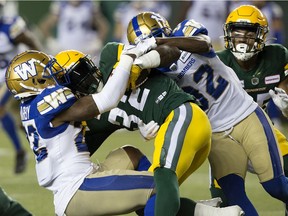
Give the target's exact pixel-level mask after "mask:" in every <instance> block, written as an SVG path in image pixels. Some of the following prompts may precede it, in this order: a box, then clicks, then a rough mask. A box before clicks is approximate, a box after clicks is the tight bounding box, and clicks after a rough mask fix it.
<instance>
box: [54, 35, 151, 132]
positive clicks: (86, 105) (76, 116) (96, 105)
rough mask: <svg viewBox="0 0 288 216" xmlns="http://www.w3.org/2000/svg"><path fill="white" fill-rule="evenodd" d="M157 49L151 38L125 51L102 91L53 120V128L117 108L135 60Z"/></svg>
mask: <svg viewBox="0 0 288 216" xmlns="http://www.w3.org/2000/svg"><path fill="white" fill-rule="evenodd" d="M155 47H156V41H155V39H154V38H150V39H147V40H144V41H142V42H141V43H138V44H137V46H129V47H128V48H127V49H126V50H123V52H122V55H121V57H120V61H119V64H118V65H117V67H116V68H115V69H114V71H113V76H111V77H110V78H109V79H108V81H107V83H106V84H105V86H104V87H103V89H102V91H101V92H99V93H95V94H92V95H88V96H84V97H82V98H80V99H79V100H77V101H76V102H75V103H74V104H73V105H72V106H71V107H70V108H69V109H67V110H65V111H64V112H62V113H60V114H59V115H58V116H56V117H55V118H54V119H53V121H52V124H53V126H54V127H55V126H58V125H61V124H62V123H63V122H70V121H83V120H88V119H91V118H93V117H95V116H97V115H99V114H101V113H104V112H107V111H109V110H111V109H112V108H115V107H116V106H117V105H118V103H119V101H120V99H121V97H122V96H123V95H124V93H125V90H126V87H127V83H128V79H129V76H130V71H131V68H132V64H133V62H134V60H135V59H136V58H137V57H139V56H141V55H143V54H144V53H145V52H147V51H148V50H150V49H151V48H155Z"/></svg>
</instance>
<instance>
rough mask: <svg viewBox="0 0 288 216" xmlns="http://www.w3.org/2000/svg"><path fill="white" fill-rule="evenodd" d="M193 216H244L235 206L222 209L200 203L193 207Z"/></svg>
mask: <svg viewBox="0 0 288 216" xmlns="http://www.w3.org/2000/svg"><path fill="white" fill-rule="evenodd" d="M194 215H195V216H198V215H199V216H200V215H201V216H202V215H209V216H244V215H245V214H244V211H243V210H242V209H241V208H240V207H239V206H237V205H234V206H228V207H223V208H216V207H212V206H208V205H204V204H202V203H197V205H196V207H195V214H194Z"/></svg>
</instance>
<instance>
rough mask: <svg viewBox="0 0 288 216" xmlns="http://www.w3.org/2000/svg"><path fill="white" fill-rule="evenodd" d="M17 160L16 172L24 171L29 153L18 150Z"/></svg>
mask: <svg viewBox="0 0 288 216" xmlns="http://www.w3.org/2000/svg"><path fill="white" fill-rule="evenodd" d="M15 160H16V161H15V170H14V171H15V173H16V174H19V173H22V172H24V171H25V169H26V166H27V153H26V152H25V151H24V150H20V151H18V152H17V153H16V158H15Z"/></svg>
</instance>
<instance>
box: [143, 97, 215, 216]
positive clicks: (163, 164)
mask: <svg viewBox="0 0 288 216" xmlns="http://www.w3.org/2000/svg"><path fill="white" fill-rule="evenodd" d="M195 106H196V105H195ZM194 117H195V121H194ZM196 125H197V127H196ZM202 125H205V127H202ZM197 128H199V130H198V129H197ZM198 133H199V134H201V135H202V136H200V135H199V136H198ZM193 134H197V135H195V137H193ZM210 135H211V128H210V123H209V121H208V118H207V116H206V115H205V114H204V113H203V111H202V110H201V109H200V108H199V107H198V106H197V108H194V104H191V103H186V104H184V105H181V106H180V107H178V108H176V109H175V110H174V111H172V112H171V113H170V114H169V116H168V117H167V119H166V120H165V122H164V123H163V124H162V125H161V127H160V129H159V131H158V135H157V136H156V139H155V147H154V155H153V163H152V166H151V167H150V168H149V170H150V171H154V179H155V184H156V188H157V195H156V209H155V214H156V215H157V216H158V215H175V214H176V213H177V212H178V210H179V207H180V197H179V183H178V180H179V181H180V182H182V181H184V180H185V179H186V178H187V177H188V176H189V175H190V174H191V173H192V172H193V170H195V169H197V168H198V167H199V166H200V165H201V164H202V163H203V162H204V160H205V159H206V158H207V156H208V153H209V149H210V142H209V140H210ZM194 138H195V139H194ZM202 141H203V142H202ZM203 146H205V147H206V149H207V150H206V151H205V154H206V155H205V156H204V159H202V158H200V157H198V156H197V160H195V161H194V163H193V159H194V157H195V155H196V153H197V151H200V150H202V149H203Z"/></svg>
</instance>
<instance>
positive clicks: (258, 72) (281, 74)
mask: <svg viewBox="0 0 288 216" xmlns="http://www.w3.org/2000/svg"><path fill="white" fill-rule="evenodd" d="M217 55H218V56H219V58H220V59H221V61H222V62H224V64H226V65H227V66H229V67H231V68H232V69H233V70H234V71H235V72H236V74H237V76H238V78H239V79H240V81H241V83H242V86H243V88H244V89H245V90H246V92H247V93H248V94H249V95H251V96H252V97H253V99H254V101H256V102H257V103H258V104H259V105H260V106H262V107H263V106H264V105H265V104H266V103H267V102H268V101H269V99H270V95H269V93H268V92H269V90H270V89H274V87H277V86H278V85H279V83H280V82H281V81H283V80H284V79H285V78H286V76H287V75H288V65H287V64H288V52H287V49H286V48H285V47H284V46H282V45H280V44H273V45H267V46H265V47H264V49H263V51H262V52H260V53H259V54H258V55H259V57H258V59H259V62H258V64H257V65H256V66H255V67H254V68H252V69H251V70H249V71H246V70H243V69H242V68H241V67H240V66H239V65H238V63H237V61H236V59H235V57H234V55H233V53H232V52H231V51H230V50H222V51H219V52H217ZM285 70H286V71H285Z"/></svg>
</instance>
